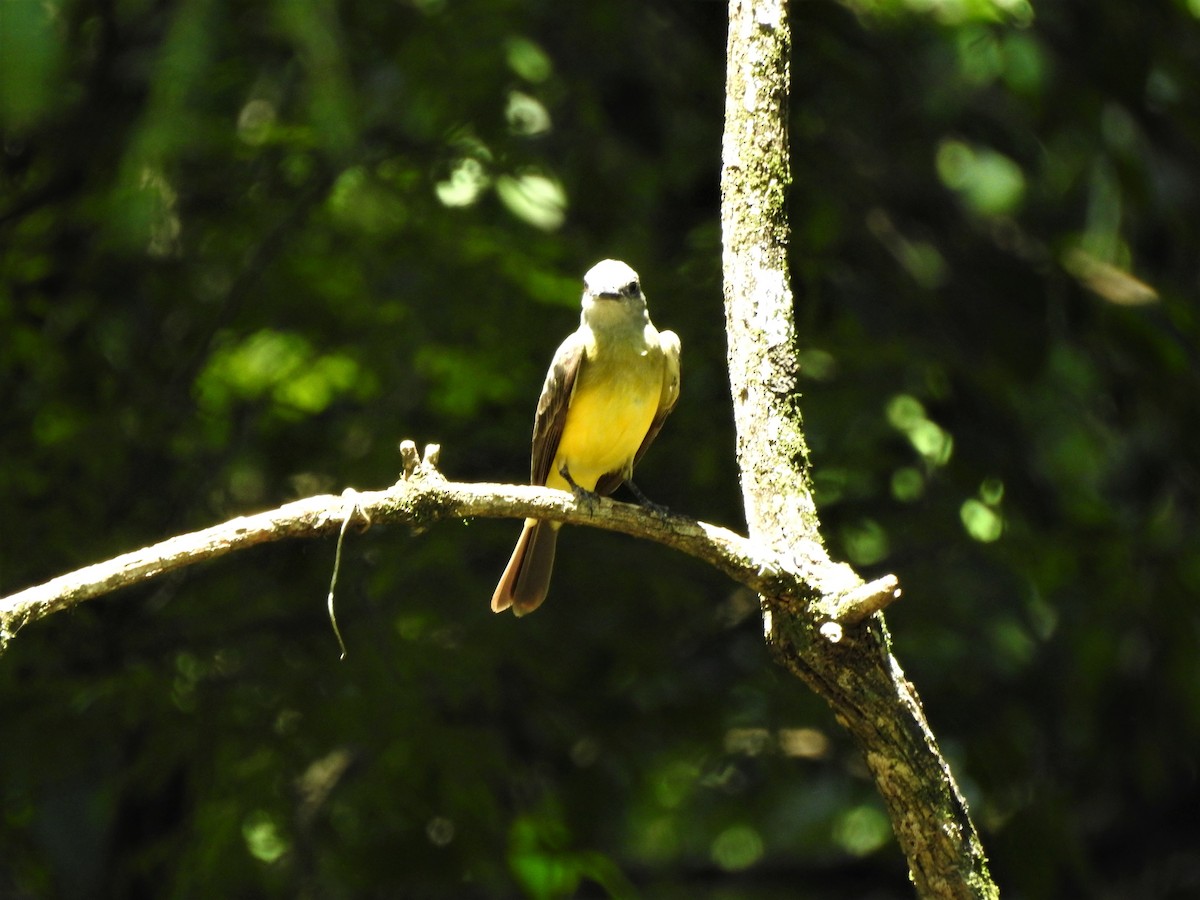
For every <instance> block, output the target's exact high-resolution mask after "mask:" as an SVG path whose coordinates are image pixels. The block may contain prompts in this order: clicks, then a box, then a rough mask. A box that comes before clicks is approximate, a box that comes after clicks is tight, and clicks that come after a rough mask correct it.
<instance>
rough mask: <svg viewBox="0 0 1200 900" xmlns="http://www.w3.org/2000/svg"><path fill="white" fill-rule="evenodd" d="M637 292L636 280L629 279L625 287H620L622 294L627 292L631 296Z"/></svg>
mask: <svg viewBox="0 0 1200 900" xmlns="http://www.w3.org/2000/svg"><path fill="white" fill-rule="evenodd" d="M637 292H638V283H637V282H636V281H631V282H629V284H627V285H625V287H623V288H621V293H622V294H628V295H629V296H631V297H632V296H633V295H634V294H636V293H637Z"/></svg>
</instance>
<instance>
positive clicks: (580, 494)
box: [558, 463, 600, 513]
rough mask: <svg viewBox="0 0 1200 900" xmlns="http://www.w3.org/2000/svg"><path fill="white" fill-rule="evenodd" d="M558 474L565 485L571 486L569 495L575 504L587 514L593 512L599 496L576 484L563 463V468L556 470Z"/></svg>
mask: <svg viewBox="0 0 1200 900" xmlns="http://www.w3.org/2000/svg"><path fill="white" fill-rule="evenodd" d="M558 474H559V475H561V476H562V477H563V478H564V479H565V480H566V482H567V484H568V485H570V486H571V493H572V494H573V495H574V497H575V502H576V503H577V504H578V505H579V506H582V507H583V508H584V509H586V510H587V511H588V512H589V513H591V512H593V511H594V510H595V508H596V503H597V502H599V500H600V495H599V494H597V493H596V492H595V491H589V490H588V489H587V488H585V487H581V486H580V485H578V484H576V483H575V479H574V478H572V477H571V471H570V470H569V469H568V468H567V466H566V464H565V463H564V464H563V467H562V468H561V469H559V470H558Z"/></svg>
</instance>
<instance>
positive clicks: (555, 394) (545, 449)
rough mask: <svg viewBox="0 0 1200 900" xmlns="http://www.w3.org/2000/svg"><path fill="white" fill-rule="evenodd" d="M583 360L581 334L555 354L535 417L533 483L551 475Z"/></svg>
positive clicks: (531, 477)
mask: <svg viewBox="0 0 1200 900" xmlns="http://www.w3.org/2000/svg"><path fill="white" fill-rule="evenodd" d="M583 357H584V341H583V338H582V336H581V335H580V334H579V332H577V331H576V332H575V333H573V334H572V335H571V336H570V337H568V338H567V339H566V340H565V341H563V342H562V344H561V345H560V346H559V348H558V350H556V351H555V353H554V360H553V361H552V362H551V363H550V371H548V372H547V373H546V383H545V384H544V385H542V396H541V397H539V398H538V405H537V414H536V415H535V416H534V418H533V452H532V453H531V455H530V462H529V483H530V484H545V483H546V476H547V475H549V474H550V466H551V465H552V464H553V463H554V456H555V454H556V453H558V441H559V438H561V437H562V430H563V423H564V422H566V420H567V407H568V406H570V405H571V393H572V392H573V391H574V390H575V378H576V376H578V374H579V366H580V364H581V363H582V362H583Z"/></svg>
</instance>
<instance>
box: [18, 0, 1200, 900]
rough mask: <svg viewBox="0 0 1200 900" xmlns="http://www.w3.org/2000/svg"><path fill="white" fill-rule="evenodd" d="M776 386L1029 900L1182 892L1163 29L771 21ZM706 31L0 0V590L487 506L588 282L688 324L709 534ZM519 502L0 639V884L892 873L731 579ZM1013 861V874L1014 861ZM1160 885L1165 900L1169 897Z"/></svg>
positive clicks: (851, 889) (1194, 434)
mask: <svg viewBox="0 0 1200 900" xmlns="http://www.w3.org/2000/svg"><path fill="white" fill-rule="evenodd" d="M792 15H793V19H794V21H793V28H794V33H793V60H792V73H793V82H794V104H793V110H792V153H793V175H794V179H795V183H794V186H793V188H792V194H791V200H792V203H791V212H792V217H793V226H794V227H793V234H794V236H795V239H794V245H793V248H792V261H793V270H794V282H795V286H796V290H797V317H798V323H799V326H800V332H801V335H802V340H803V343H804V346H803V348H802V353H801V361H802V373H803V376H804V381H803V387H804V392H805V393H804V397H803V400H802V408H803V410H804V413H805V417H806V426H807V430H808V433H809V437H810V440H811V445H812V457H813V462H814V465H815V467H816V469H815V473H814V481H815V485H816V488H817V493H818V499H819V502H820V504H821V508H822V516H823V520H824V523H825V526H826V534H827V538H828V540H829V543H830V544H831V546H832V548H833V550H834V552H835V554H836V555H837V556H839V557H840V558H844V559H848V560H850V561H852V562H854V563H855V564H856V565H858V566H860V567H861V568H862V570H863V573H864V574H865V575H875V574H882V573H883V572H886V571H893V572H895V573H896V574H898V575H899V577H900V579H901V583H902V584H903V586H904V599H903V600H902V601H901V602H900V603H899V604H897V605H896V606H895V607H894V609H893V610H892V611H891V612H889V625H890V627H891V629H892V632H893V638H894V644H895V648H896V651H897V653H898V656H899V658H900V660H901V662H902V663H903V665H904V666H905V670H906V671H907V672H908V673H909V675H910V676H911V677H912V679H913V681H914V682H915V683H916V685H917V686H918V688H919V690H920V692H921V694H922V697H923V700H924V703H925V707H926V710H927V712H928V714H929V716H930V718H931V720H932V722H933V723H934V727H935V730H936V731H937V733H938V735H939V737H940V738H941V740H942V742H943V746H944V747H945V748H946V749H947V752H948V753H949V754H950V756H951V758H952V762H953V764H954V768H955V772H956V774H957V775H958V777H959V779H960V782H961V783H962V785H963V786H964V788H965V790H966V791H967V793H968V799H969V800H970V802H971V804H972V809H973V810H974V812H975V815H976V819H977V821H978V822H979V824H980V825H981V827H982V831H983V834H984V840H985V845H986V847H987V849H988V851H989V853H990V855H991V858H992V868H993V871H994V872H995V873H996V874H997V876H998V878H999V880H1000V882H1001V883H1002V884H1004V885H1005V886H1006V888H1007V887H1009V886H1011V892H1013V893H1016V894H1017V895H1020V896H1028V897H1064V896H1098V895H1104V894H1106V893H1107V894H1108V895H1113V896H1117V895H1120V896H1163V897H1166V896H1184V895H1186V894H1187V892H1188V891H1189V890H1194V888H1195V877H1194V876H1195V871H1196V868H1197V866H1198V865H1200V862H1198V861H1197V856H1196V850H1195V847H1196V846H1197V842H1198V837H1200V834H1198V830H1197V825H1196V817H1195V814H1194V811H1195V808H1196V804H1197V802H1198V801H1200V797H1198V793H1200V789H1198V788H1197V784H1196V778H1195V760H1196V759H1197V758H1200V697H1198V695H1197V692H1196V685H1197V684H1200V662H1197V660H1200V654H1198V653H1197V644H1198V642H1200V628H1198V627H1197V615H1196V611H1195V610H1196V598H1197V595H1198V594H1200V539H1198V537H1200V534H1198V531H1200V523H1198V522H1197V513H1196V510H1197V509H1200V497H1198V496H1197V495H1198V493H1200V487H1198V485H1200V476H1198V472H1197V462H1196V461H1197V460H1198V459H1200V409H1198V408H1197V407H1198V406H1200V404H1198V402H1197V397H1198V396H1200V391H1198V390H1197V389H1198V388H1200V355H1198V354H1197V351H1196V347H1197V346H1198V345H1200V317H1198V316H1197V312H1196V310H1197V306H1196V303H1195V298H1194V294H1195V284H1196V282H1195V279H1196V273H1195V250H1194V248H1195V247H1196V246H1200V233H1198V230H1200V225H1198V224H1197V223H1200V209H1198V208H1197V207H1198V206H1200V189H1198V188H1200V183H1198V181H1197V175H1196V172H1197V168H1198V167H1197V160H1196V154H1195V147H1196V146H1198V145H1200V134H1198V133H1197V126H1196V123H1197V122H1200V99H1198V98H1197V96H1196V93H1195V91H1194V89H1193V86H1194V85H1195V84H1197V83H1198V82H1200V71H1198V70H1197V60H1198V59H1200V32H1198V31H1197V29H1196V27H1195V25H1196V19H1197V18H1198V17H1200V10H1198V8H1197V5H1196V3H1194V2H1185V0H1178V2H1174V3H1167V4H1159V5H1156V6H1147V5H1144V4H1143V5H1131V4H1128V3H1118V2H1116V0H1111V2H1110V0H1104V2H1094V3H1091V4H1087V5H1085V6H1079V7H1078V8H1075V7H1073V6H1071V5H1069V4H1056V5H1047V4H1041V5H1037V6H1034V5H1031V4H1028V3H1024V2H1000V0H986V2H985V0H962V2H918V0H902V2H882V0H843V2H833V0H814V2H808V3H795V4H793V11H792ZM724 29H725V22H724V9H723V5H722V4H717V3H688V4H681V3H669V2H653V3H648V4H647V3H633V2H629V0H617V2H614V3H606V4H561V3H549V2H545V0H499V2H497V0H488V2H483V0H462V2H456V3H448V2H444V0H409V2H398V3H380V2H372V0H340V2H333V0H266V2H258V3H248V2H233V3H216V2H212V0H175V2H166V3H150V2H141V0H126V2H116V3H108V4H87V3H71V2H61V3H45V2H40V0H2V2H0V179H2V180H0V386H2V387H0V398H2V402H0V460H2V461H3V465H0V497H2V498H3V499H4V501H5V508H6V509H7V510H8V511H9V515H8V516H6V518H5V522H4V525H3V533H2V535H0V590H2V591H3V592H5V593H7V592H8V591H10V590H15V589H17V588H20V587H22V586H25V585H28V584H32V583H36V582H38V581H41V580H44V579H46V578H48V577H50V576H53V575H55V574H58V573H60V572H63V571H67V570H70V569H73V568H76V567H78V566H80V565H83V564H86V563H89V562H93V561H96V560H99V559H103V558H106V557H108V556H110V555H112V554H115V553H117V552H120V551H123V550H128V549H131V548H135V547H139V546H143V545H145V544H148V543H150V542H152V541H156V540H159V539H161V538H163V537H165V536H168V535H170V534H174V533H177V532H180V531H184V530H188V529H191V528H194V527H200V526H203V525H208V524H211V523H213V522H214V521H219V520H221V519H223V518H225V517H229V516H233V515H236V514H239V513H242V512H250V511H254V510H256V509H260V508H264V507H268V506H274V505H277V504H278V503H281V502H283V501H285V500H288V499H291V498H293V497H295V496H301V495H304V494H307V493H311V492H316V491H337V490H340V489H341V488H342V487H344V486H347V485H353V486H356V487H362V488H369V487H379V486H381V485H386V484H388V483H390V482H391V481H393V480H394V479H395V477H396V472H397V471H398V469H399V460H398V458H397V457H398V455H397V453H396V449H395V448H396V443H397V441H398V440H399V439H401V438H405V437H411V438H414V439H416V440H418V441H419V442H421V441H425V440H436V441H438V442H440V443H441V444H442V445H443V455H442V459H443V468H444V470H445V471H446V473H447V475H449V476H450V477H454V478H462V479H486V480H512V481H519V480H522V479H523V478H524V477H525V475H526V473H527V471H528V440H529V428H530V422H531V418H532V413H533V403H534V398H535V397H536V394H537V391H538V389H539V387H540V385H541V380H542V377H543V375H544V371H545V366H546V364H547V362H548V361H549V358H550V355H551V353H552V352H553V349H554V347H555V346H556V344H557V343H558V341H559V340H561V338H562V337H563V336H564V335H565V334H567V332H568V331H569V330H570V329H571V328H572V327H573V326H574V323H575V320H576V316H577V308H576V303H577V298H578V290H579V278H580V276H581V274H582V273H583V271H585V270H586V268H587V267H588V266H589V265H591V264H592V263H593V262H595V261H596V260H597V259H600V258H602V257H605V256H617V257H622V258H625V259H628V260H629V262H630V263H631V264H633V265H634V267H635V268H637V269H638V270H639V272H640V273H641V275H642V280H643V283H644V284H645V286H646V289H647V292H648V294H649V297H650V303H651V309H652V312H653V314H654V318H655V321H656V322H658V323H659V324H660V325H661V326H663V327H670V328H673V329H674V330H676V331H677V332H679V333H680V335H681V337H682V339H683V344H684V376H683V394H682V398H681V401H680V405H679V407H678V410H677V412H676V413H675V415H674V416H673V417H672V418H671V420H670V421H669V422H668V423H667V426H666V428H665V429H664V431H663V433H662V435H661V437H660V438H659V441H658V443H657V444H656V445H655V447H654V448H653V449H652V451H651V452H650V453H649V454H648V455H647V457H646V459H645V460H644V462H643V464H642V466H641V468H640V477H639V484H640V485H641V486H642V487H643V488H645V489H646V490H647V491H648V492H650V493H651V496H652V497H654V499H656V500H657V501H659V502H664V503H667V504H668V505H670V506H671V507H673V508H677V509H679V510H681V511H685V512H688V513H690V514H692V515H695V516H697V517H699V518H703V519H707V520H712V521H717V522H722V523H727V524H731V525H734V526H735V527H736V526H737V524H738V523H740V522H742V521H743V520H742V516H741V513H740V511H739V494H738V489H737V474H736V470H735V467H734V463H733V436H732V427H731V416H730V415H729V414H728V406H729V398H728V387H727V381H726V376H725V372H724V368H723V366H724V335H723V327H724V317H723V310H722V307H721V292H720V282H719V264H720V235H719V233H718V227H717V224H716V223H717V221H718V217H717V204H718V191H717V185H718V176H719V165H720V158H719V152H720V129H721V122H720V115H721V109H722V103H723V97H722V87H723V58H722V57H723V49H724ZM516 531H517V524H516V523H494V522H472V523H463V524H461V525H442V526H439V527H437V528H434V529H433V530H432V531H430V532H429V533H426V534H422V535H419V536H413V535H408V534H403V533H400V532H397V531H394V530H388V531H385V530H383V529H378V528H376V529H372V530H371V531H370V532H368V533H366V534H364V535H351V536H349V537H348V543H347V549H346V555H345V557H344V558H343V566H342V572H341V580H340V585H341V593H340V596H339V620H340V622H341V625H342V628H343V631H344V633H345V636H346V640H347V644H348V647H349V657H348V659H347V660H346V661H345V662H344V663H341V664H339V663H338V661H337V646H336V642H335V640H334V638H333V635H332V633H331V632H330V630H329V626H328V620H327V618H326V616H325V606H324V601H325V587H326V585H327V584H328V578H329V573H330V567H331V566H332V561H333V544H332V541H330V542H328V543H311V544H306V545H303V546H299V545H288V546H283V545H275V546H271V547H263V548H259V549H258V550H256V551H254V552H250V553H245V554H241V555H240V556H238V557H236V558H226V559H224V560H222V561H220V562H215V563H212V564H209V565H206V566H202V567H198V568H196V569H195V570H193V571H189V572H188V573H186V574H184V575H182V576H179V577H175V578H171V579H164V580H162V581H160V582H157V583H154V584H149V585H146V586H145V587H143V588H139V589H135V590H130V591H126V592H124V593H123V594H121V595H117V596H113V597H109V598H105V599H102V600H98V601H96V602H93V603H89V604H87V605H86V606H85V608H83V609H80V610H78V611H76V612H74V613H72V614H69V615H64V616H54V617H51V618H50V619H49V620H47V621H46V622H44V623H41V624H39V625H37V626H35V627H31V628H28V629H26V630H25V631H23V632H22V633H21V634H20V636H19V637H18V639H17V640H16V641H14V642H13V645H12V649H11V650H10V651H9V652H8V653H7V654H6V655H5V657H4V658H3V659H0V697H3V701H4V702H3V709H4V715H3V726H2V728H0V738H2V740H0V744H2V746H3V748H4V749H3V765H2V766H0V799H2V802H0V846H2V847H3V848H4V852H3V853H2V854H0V857H2V859H0V895H4V896H9V895H13V896H18V897H63V898H66V897H101V896H113V897H118V896H120V897H129V896H167V897H172V896H174V897H190V896H206V897H207V896H243V895H254V896H281V897H294V896H329V897H358V896H396V895H404V896H481V897H482V896H487V897H492V896H529V897H559V896H573V895H581V896H605V895H608V896H635V895H647V896H657V897H689V898H692V897H704V896H710V897H716V896H737V897H764V898H765V897H775V896H795V895H796V892H797V887H796V886H797V885H803V886H804V887H803V888H801V889H800V890H801V891H802V892H803V894H804V896H809V897H831V898H833V897H839V898H840V897H846V896H865V895H867V894H870V895H871V896H879V897H884V896H894V897H904V896H908V888H907V883H906V880H905V878H904V871H903V862H902V860H901V858H900V855H899V853H898V852H897V850H896V848H895V846H894V842H892V841H891V839H890V836H889V833H888V830H887V827H886V820H885V819H884V817H883V813H882V811H881V810H880V809H879V807H878V801H877V799H876V798H875V796H874V794H873V791H872V789H871V786H870V784H869V782H868V781H867V780H866V779H865V778H864V775H863V768H862V765H861V762H860V761H859V760H858V759H857V757H856V756H855V753H854V750H853V748H852V747H849V746H848V744H847V742H846V739H845V738H844V736H843V735H842V734H841V732H840V731H839V729H838V727H837V725H836V723H835V722H833V721H832V719H831V717H830V716H829V715H828V713H827V712H826V710H825V709H824V708H823V707H822V706H821V705H820V704H819V702H818V701H816V700H814V699H813V698H812V697H810V696H809V695H808V694H807V693H806V692H805V691H804V690H803V689H802V688H801V687H800V686H799V685H798V684H796V683H794V682H793V681H791V680H790V679H787V678H785V677H784V676H783V675H782V674H781V673H780V672H779V670H777V669H776V668H775V667H774V665H773V663H772V661H771V660H770V659H769V657H768V655H767V653H766V651H765V650H764V648H763V646H762V638H761V628H760V624H759V622H758V617H757V606H756V603H755V601H754V600H753V598H748V597H745V596H742V595H741V594H738V593H736V592H733V591H732V589H731V586H730V585H729V584H727V583H726V582H725V581H723V580H722V579H721V578H720V577H719V576H717V575H716V574H715V573H713V572H711V571H709V570H707V569H706V568H704V567H702V566H700V565H698V564H696V563H693V562H692V561H690V560H687V559H683V558H681V557H678V556H677V555H675V554H671V553H668V552H666V551H664V550H662V549H660V548H657V547H652V546H648V545H642V544H639V543H637V542H633V541H629V540H627V539H624V538H621V537H618V536H614V535H606V534H598V533H593V532H591V531H590V530H587V529H572V530H570V531H569V533H568V532H565V533H564V534H563V537H562V543H561V548H560V554H559V561H558V568H557V571H556V573H555V580H554V585H553V587H552V590H551V597H550V600H549V602H548V603H547V605H546V607H545V608H544V609H543V610H540V611H539V612H538V613H537V615H536V616H532V617H529V618H528V619H524V620H521V621H519V622H518V621H516V620H514V619H512V618H511V617H493V616H492V615H491V614H490V613H489V612H487V609H486V607H487V597H488V595H489V592H490V591H491V589H492V587H493V584H494V580H495V579H496V578H497V577H498V576H499V573H500V570H501V568H502V566H503V563H504V560H505V558H506V555H507V553H508V552H509V551H510V549H511V542H512V541H513V540H515V537H516ZM1048 848H1049V849H1048ZM1189 879H1190V881H1189Z"/></svg>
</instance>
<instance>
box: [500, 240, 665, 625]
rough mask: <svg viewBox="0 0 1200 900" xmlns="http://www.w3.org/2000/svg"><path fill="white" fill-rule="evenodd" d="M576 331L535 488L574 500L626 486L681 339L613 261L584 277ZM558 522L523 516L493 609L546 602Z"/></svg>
mask: <svg viewBox="0 0 1200 900" xmlns="http://www.w3.org/2000/svg"><path fill="white" fill-rule="evenodd" d="M581 305H582V312H581V314H580V317H579V328H578V329H576V330H575V331H574V332H573V333H571V334H570V335H569V336H568V337H567V339H566V340H564V341H563V342H562V344H561V345H560V346H559V348H558V350H557V351H555V354H554V359H553V361H552V362H551V363H550V369H549V371H548V372H547V373H546V381H545V384H544V385H543V386H542V393H541V396H540V397H539V398H538V404H537V412H536V414H535V415H534V420H533V448H532V453H531V459H530V483H531V484H535V485H545V486H546V487H552V488H558V489H559V490H570V491H572V492H573V493H575V494H576V496H577V497H579V496H582V497H587V496H594V495H597V494H599V495H604V496H606V495H608V494H611V493H612V492H613V491H615V490H616V489H617V488H618V487H620V486H621V485H622V484H623V483H626V482H628V483H629V486H630V488H631V489H632V490H633V492H634V494H635V495H636V496H637V497H638V499H639V500H641V501H642V502H647V501H646V500H645V497H644V496H643V495H642V494H641V492H640V491H639V490H637V487H636V485H634V484H633V482H632V481H631V480H630V478H631V476H632V474H633V467H634V466H636V465H637V463H638V462H639V461H640V460H641V458H642V456H643V455H644V454H645V452H646V449H647V448H648V447H649V446H650V444H652V443H653V442H654V439H655V438H656V437H657V436H658V433H659V431H660V430H661V429H662V426H663V422H664V421H666V418H667V416H668V415H670V413H671V411H672V410H673V409H674V408H675V403H676V401H677V400H678V399H679V355H680V344H679V337H678V335H676V334H675V332H673V331H661V332H660V331H658V330H657V329H656V328H655V327H654V324H653V323H652V322H651V321H650V314H649V312H648V311H647V308H646V297H645V295H644V294H643V293H642V286H641V281H640V280H639V278H638V274H637V272H635V271H634V270H633V269H632V268H630V266H629V265H628V264H626V263H624V262H621V261H620V260H617V259H605V260H601V261H600V262H598V263H596V264H595V265H594V266H592V268H591V269H589V270H588V272H587V274H586V275H584V277H583V297H582V300H581ZM560 527H561V523H560V522H552V521H546V520H542V519H526V520H525V524H524V527H523V528H522V529H521V536H520V538H519V539H518V540H517V546H516V547H515V549H514V550H513V552H512V556H511V558H510V559H509V561H508V565H507V566H506V567H505V569H504V574H503V575H502V576H501V578H500V583H499V584H498V585H497V586H496V591H495V593H494V594H493V595H492V610H493V611H494V612H503V611H504V610H506V609H510V608H511V609H512V611H513V613H514V614H515V615H516V616H524V615H526V614H528V613H531V612H533V611H534V610H535V609H537V608H538V607H539V606H541V605H542V602H543V601H544V600H545V599H546V594H547V592H548V590H549V588H550V574H551V572H552V570H553V567H554V551H555V545H556V543H557V541H558V530H559V528H560Z"/></svg>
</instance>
